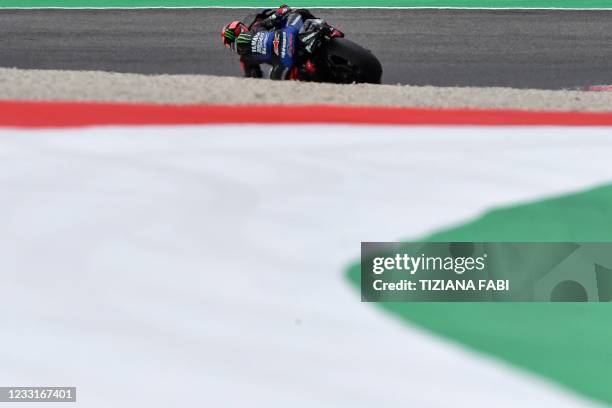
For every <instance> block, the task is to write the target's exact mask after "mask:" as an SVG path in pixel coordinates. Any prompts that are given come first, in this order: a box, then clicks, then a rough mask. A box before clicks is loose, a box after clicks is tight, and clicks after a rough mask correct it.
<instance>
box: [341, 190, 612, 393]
mask: <svg viewBox="0 0 612 408" xmlns="http://www.w3.org/2000/svg"><path fill="white" fill-rule="evenodd" d="M427 240H429V241H442V242H448V241H451V242H452V241H476V242H483V241H484V242H486V241H493V242H495V241H497V242H504V241H507V242H511V241H514V242H568V241H569V242H612V185H610V186H605V187H602V188H598V189H595V190H590V191H586V192H582V193H579V194H575V195H570V196H563V197H559V198H554V199H550V200H545V201H540V202H534V203H530V204H525V205H521V206H516V207H508V208H501V209H497V210H494V211H491V212H489V213H486V214H485V215H483V216H482V217H480V218H478V219H476V220H474V221H472V222H469V223H467V224H465V225H460V226H457V227H455V228H451V229H447V230H444V231H441V232H438V233H435V234H433V235H431V236H430V237H428V238H427ZM348 278H349V280H350V282H351V283H352V284H354V285H355V286H356V287H357V288H358V287H359V283H360V274H359V264H358V263H356V264H354V265H352V266H351V267H350V268H349V270H348ZM377 306H378V307H381V308H383V309H385V310H387V311H388V312H390V313H391V314H393V315H394V316H396V317H398V318H399V319H401V320H403V321H405V322H408V323H410V324H414V325H417V326H420V327H422V328H424V329H426V330H428V331H430V332H433V333H435V334H437V335H440V336H444V337H446V338H449V339H452V340H454V341H457V342H459V343H461V344H463V345H465V346H467V347H469V348H471V349H474V350H478V351H480V352H483V353H487V354H489V355H491V356H495V357H497V358H499V359H501V360H503V361H506V362H508V363H511V364H513V365H515V366H519V367H522V368H524V369H527V370H530V371H531V372H533V373H536V374H539V375H541V376H543V377H546V378H548V379H550V380H553V381H554V382H557V383H558V384H561V385H564V386H566V387H568V388H570V389H572V390H574V391H577V392H579V393H581V394H583V395H585V396H588V397H591V398H594V399H597V400H600V401H604V402H607V403H612V385H611V384H612V383H611V381H612V304H610V303H379V304H377ZM398 347H405V346H403V345H398ZM474 381H479V379H476V378H475V379H474ZM441 386H442V385H441Z"/></svg>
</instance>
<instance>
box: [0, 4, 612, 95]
mask: <svg viewBox="0 0 612 408" xmlns="http://www.w3.org/2000/svg"><path fill="white" fill-rule="evenodd" d="M313 11H314V14H316V15H317V16H320V17H322V18H325V19H326V20H327V21H329V22H330V23H331V24H334V25H335V26H337V27H338V28H339V29H341V30H343V31H344V32H345V33H346V34H347V37H348V38H350V39H352V40H353V41H356V42H358V43H360V44H362V45H363V46H365V47H366V48H369V49H371V50H372V51H373V52H374V53H375V54H376V55H377V56H378V57H379V59H380V60H381V63H382V65H383V69H384V74H383V82H384V83H390V84H394V83H402V84H411V85H434V86H509V87H514V88H536V89H561V88H567V89H574V88H580V87H584V86H588V85H594V84H612V30H611V28H612V11H611V12H608V11H553V10H551V11H541V10H537V11H536V10H534V11H525V10H512V11H508V10H499V11H484V10H331V9H316V10H313ZM252 12H253V10H248V9H244V10H242V9H171V10H170V9H165V10H164V9H148V10H0V66H2V67H17V68H35V69H66V70H103V71H113V72H132V73H144V74H211V75H231V76H238V75H240V70H239V67H238V63H237V58H236V56H235V55H233V54H232V53H231V52H230V51H229V50H227V49H225V48H224V47H223V46H222V45H221V43H220V34H219V32H220V28H221V26H222V25H223V24H224V23H225V22H228V21H230V20H232V19H235V18H242V17H243V16H245V15H247V14H249V13H252Z"/></svg>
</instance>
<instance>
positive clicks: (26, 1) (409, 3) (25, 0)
mask: <svg viewBox="0 0 612 408" xmlns="http://www.w3.org/2000/svg"><path fill="white" fill-rule="evenodd" d="M280 3H281V2H280V1H279V2H274V1H270V0H0V8H2V7H5V8H6V7H18V8H44V7H67V8H70V7H75V8H78V7H101V8H107V7H108V8H112V7H128V8H131V7H213V6H216V7H271V6H277V5H279V4H280ZM290 3H291V4H290V5H291V6H293V7H460V8H581V9H582V8H586V9H588V8H611V9H612V0H299V1H296V2H290Z"/></svg>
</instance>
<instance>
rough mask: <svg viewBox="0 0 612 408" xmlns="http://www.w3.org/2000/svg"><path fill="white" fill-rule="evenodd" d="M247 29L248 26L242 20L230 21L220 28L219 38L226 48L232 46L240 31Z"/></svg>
mask: <svg viewBox="0 0 612 408" xmlns="http://www.w3.org/2000/svg"><path fill="white" fill-rule="evenodd" d="M247 31H249V28H248V27H247V26H246V24H244V23H243V22H242V21H232V22H231V23H229V24H227V25H225V26H224V27H223V29H222V30H221V40H222V41H223V45H225V46H226V47H227V48H234V43H235V42H236V38H238V36H239V35H240V34H241V33H244V32H247Z"/></svg>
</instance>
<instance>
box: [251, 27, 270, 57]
mask: <svg viewBox="0 0 612 408" xmlns="http://www.w3.org/2000/svg"><path fill="white" fill-rule="evenodd" d="M267 38H268V33H266V32H259V33H257V34H255V36H254V37H253V41H252V42H251V51H252V52H253V53H255V54H263V55H266V54H267V53H268V47H267V46H266V40H267Z"/></svg>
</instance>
